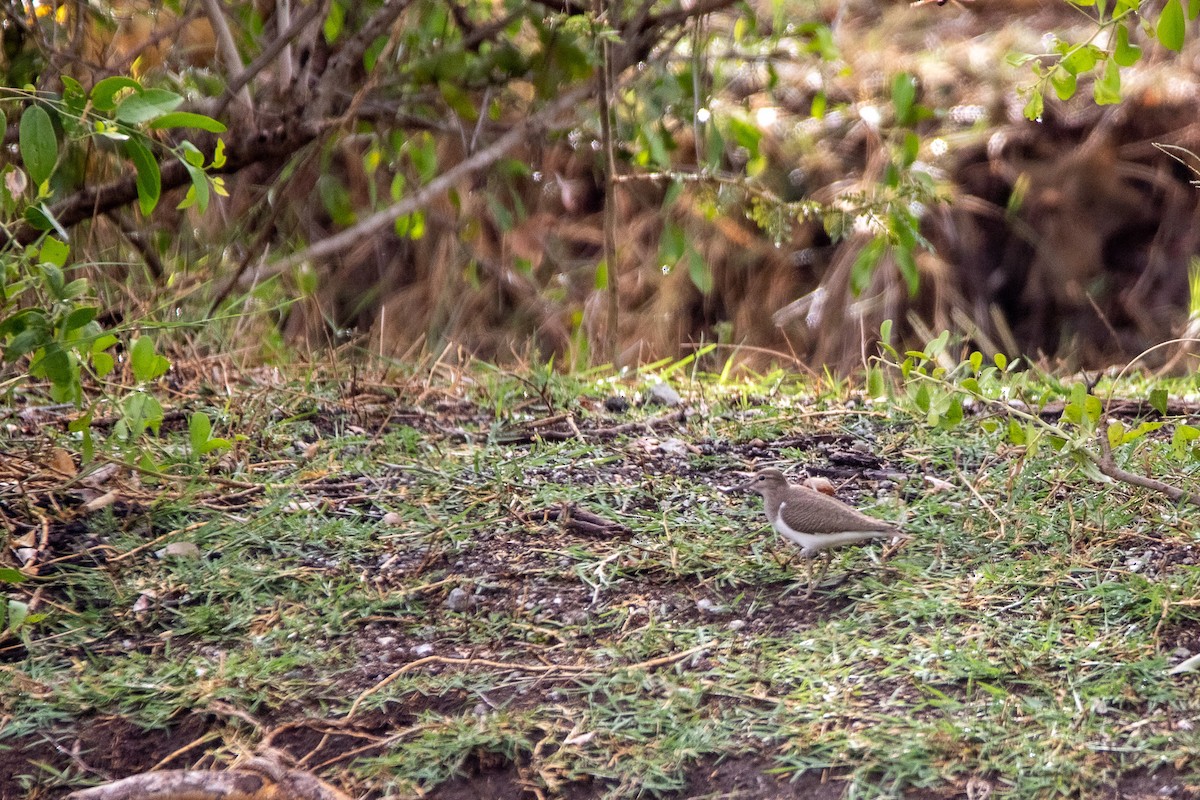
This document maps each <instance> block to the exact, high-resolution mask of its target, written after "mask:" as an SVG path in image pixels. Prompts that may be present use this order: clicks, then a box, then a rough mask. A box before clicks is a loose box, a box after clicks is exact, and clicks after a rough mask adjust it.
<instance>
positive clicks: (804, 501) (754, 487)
mask: <svg viewBox="0 0 1200 800" xmlns="http://www.w3.org/2000/svg"><path fill="white" fill-rule="evenodd" d="M745 490H750V491H754V492H757V493H758V494H760V495H762V498H763V506H764V508H765V509H766V512H767V519H768V520H770V522H771V527H773V528H774V529H775V532H776V533H778V534H779V535H780V536H782V537H784V538H785V539H788V540H790V541H792V542H794V543H795V544H797V545H799V546H800V555H801V556H802V557H803V558H804V560H805V563H806V564H807V566H808V592H807V594H805V595H804V596H805V598H808V597H811V596H812V593H813V589H814V588H816V585H817V584H818V583H820V582H821V579H822V578H824V577H825V573H826V571H828V569H829V562H830V561H832V560H833V559H832V556H831V555H830V554H829V550H830V549H831V548H834V547H844V546H845V545H848V544H856V543H859V542H865V541H868V540H870V539H889V538H891V537H893V536H904V535H905V534H904V533H902V532H901V531H900V529H899V528H897V527H896V526H895V525H892V524H891V523H888V522H884V521H883V520H879V519H875V518H874V517H868V516H867V515H866V514H863V513H862V512H861V511H858V510H856V509H854V508H851V507H850V506H848V505H846V504H845V503H843V502H842V501H841V500H838V499H837V498H835V497H827V496H826V495H823V494H821V493H820V492H817V491H814V490H812V489H809V488H808V487H807V486H793V485H791V484H789V483H788V481H787V478H786V477H785V476H784V474H783V473H782V472H780V471H779V470H777V469H764V470H760V471H759V472H757V473H755V474H754V477H752V478H751V479H750V480H748V481H747V482H746V483H743V484H742V485H740V486H735V487H734V488H733V489H730V490H729V491H745ZM818 553H819V554H821V555H823V556H824V557H825V564H824V566H823V567H822V569H821V574H820V575H818V576H817V580H816V582H814V581H813V574H812V559H813V558H814V557H815V556H816V555H817V554H818Z"/></svg>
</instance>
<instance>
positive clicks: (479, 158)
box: [264, 86, 592, 277]
mask: <svg viewBox="0 0 1200 800" xmlns="http://www.w3.org/2000/svg"><path fill="white" fill-rule="evenodd" d="M591 89H592V87H591V86H580V87H577V88H575V89H574V90H572V91H570V92H567V93H566V94H564V95H562V96H560V97H559V98H558V99H557V100H556V101H554V102H553V103H551V104H550V105H548V106H546V107H545V108H543V109H542V110H541V111H539V112H538V113H536V114H534V115H532V116H530V117H527V118H526V119H524V120H522V121H521V122H519V123H518V124H516V125H514V126H513V128H512V130H510V131H509V132H508V133H506V134H504V135H503V136H501V137H500V138H499V139H497V140H496V141H495V142H493V143H492V144H490V145H488V146H487V147H485V148H483V149H482V150H480V151H478V152H477V153H475V154H474V155H471V156H469V157H467V158H465V159H463V160H462V161H460V162H459V163H458V164H455V165H454V166H453V167H451V168H450V169H448V170H446V171H445V172H443V173H442V174H441V175H438V176H437V177H436V178H434V179H433V180H431V181H430V182H429V183H427V184H426V185H425V186H423V187H421V188H420V189H419V190H417V191H416V192H413V193H412V194H410V195H409V196H408V197H405V198H404V199H403V200H401V201H400V202H398V203H394V204H392V205H390V206H388V207H387V208H385V209H383V210H382V211H377V212H375V213H374V214H372V215H371V216H369V217H367V218H366V219H364V220H363V221H362V222H359V223H358V224H357V225H354V226H352V227H349V228H347V229H346V230H344V231H342V232H341V233H338V234H335V235H333V236H330V237H328V238H326V239H322V240H321V241H319V242H317V243H316V244H314V245H312V246H311V247H309V248H308V249H307V250H302V251H301V252H299V253H296V254H295V255H292V256H289V257H287V258H285V259H282V260H280V261H277V262H275V263H274V264H272V265H271V267H270V268H269V270H268V271H267V272H266V273H265V274H264V277H266V276H268V275H278V274H279V273H282V272H286V271H288V270H291V269H294V268H296V267H298V266H300V265H301V264H303V263H305V262H308V261H316V260H319V259H323V258H328V257H329V256H332V255H334V254H335V253H340V252H341V251H343V250H347V249H349V248H351V247H353V246H354V245H356V244H358V243H360V242H361V241H362V240H363V238H364V237H367V236H372V235H374V234H377V233H379V232H380V231H382V230H384V229H386V228H388V227H389V226H391V225H392V224H393V223H395V221H396V219H397V218H398V217H402V216H404V215H405V214H411V213H412V212H414V211H417V210H418V209H420V208H422V207H424V206H425V205H427V204H428V203H429V202H430V201H432V200H433V198H435V197H437V196H438V195H440V194H441V193H442V192H445V191H447V190H449V189H450V187H452V186H453V185H454V183H455V182H456V181H458V180H460V179H461V178H463V177H465V176H467V175H470V174H471V173H473V172H477V171H479V170H481V169H483V168H484V167H488V166H490V165H492V164H494V163H495V162H497V161H499V160H500V159H501V158H503V157H504V156H505V155H506V154H507V153H508V152H509V151H510V150H512V149H513V148H514V147H516V146H517V145H518V144H521V143H522V142H525V141H527V140H528V137H529V135H530V133H531V132H532V131H533V130H534V129H536V128H540V127H542V126H544V125H546V124H548V123H549V122H550V120H551V119H552V118H554V117H555V116H557V115H558V114H560V113H561V112H563V111H565V110H567V109H569V108H571V107H572V106H575V105H576V104H578V103H579V101H581V100H582V99H583V98H584V97H586V96H587V95H588V94H589V93H590V92H591Z"/></svg>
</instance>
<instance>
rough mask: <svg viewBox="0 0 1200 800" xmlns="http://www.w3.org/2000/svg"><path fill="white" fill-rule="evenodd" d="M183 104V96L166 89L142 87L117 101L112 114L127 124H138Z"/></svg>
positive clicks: (167, 112)
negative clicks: (140, 89) (142, 88)
mask: <svg viewBox="0 0 1200 800" xmlns="http://www.w3.org/2000/svg"><path fill="white" fill-rule="evenodd" d="M182 104H183V97H181V96H180V95H177V94H175V92H169V91H167V90H166V89H144V90H142V91H141V92H140V93H136V94H131V95H129V96H128V97H126V98H125V99H124V100H122V101H121V102H119V103H117V109H116V111H115V112H114V114H113V116H114V117H115V118H116V119H117V121H118V122H124V123H125V124H127V125H140V124H142V123H143V122H149V121H150V120H152V119H157V118H158V117H161V116H163V115H164V114H169V113H170V112H172V111H174V110H175V109H176V108H178V107H179V106H180V105H182Z"/></svg>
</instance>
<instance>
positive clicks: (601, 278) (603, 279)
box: [594, 261, 608, 289]
mask: <svg viewBox="0 0 1200 800" xmlns="http://www.w3.org/2000/svg"><path fill="white" fill-rule="evenodd" d="M594 285H595V287H596V288H597V289H607V288H608V262H607V261H601V262H600V263H599V264H597V265H596V277H595V280H594Z"/></svg>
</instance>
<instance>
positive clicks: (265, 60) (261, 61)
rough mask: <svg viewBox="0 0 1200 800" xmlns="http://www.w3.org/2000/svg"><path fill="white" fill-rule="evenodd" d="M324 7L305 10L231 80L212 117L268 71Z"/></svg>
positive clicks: (311, 7) (312, 7)
mask: <svg viewBox="0 0 1200 800" xmlns="http://www.w3.org/2000/svg"><path fill="white" fill-rule="evenodd" d="M323 7H324V3H313V4H312V5H310V6H309V7H308V8H307V9H305V11H304V13H303V14H301V15H300V16H298V17H296V19H294V20H293V21H292V24H291V25H289V26H288V28H287V30H285V31H284V32H283V33H281V34H280V35H279V36H277V37H275V39H274V41H272V42H271V43H270V44H269V45H267V47H266V49H265V50H263V51H262V52H261V53H259V55H258V57H257V58H255V59H254V60H253V61H251V62H250V65H249V66H247V67H246V68H245V69H243V70H241V71H240V72H239V73H238V75H237V77H236V78H234V79H233V80H231V81H230V82H229V85H228V86H227V87H226V88H225V94H224V95H222V96H221V99H220V100H219V101H217V107H216V109H214V111H213V113H212V114H211V116H214V117H220V116H221V115H222V114H224V113H225V109H226V108H228V107H229V103H230V102H231V101H232V100H233V97H234V94H236V93H237V92H238V91H240V90H241V89H242V88H243V87H245V86H246V84H248V83H249V82H250V81H252V80H253V79H254V77H255V76H256V75H258V73H260V72H262V71H263V70H264V69H266V68H267V66H268V65H269V64H270V63H271V62H272V61H274V60H275V56H277V55H279V53H280V51H282V50H283V49H284V48H286V47H287V46H289V45H290V44H291V43H292V41H293V40H294V39H295V38H296V37H297V36H299V35H300V34H301V33H302V32H303V31H304V29H305V28H306V27H307V26H308V24H309V23H310V22H312V21H313V20H314V19H316V18H317V17H318V16H319V15H320V13H321V9H322V8H323ZM285 88H286V87H285Z"/></svg>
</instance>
